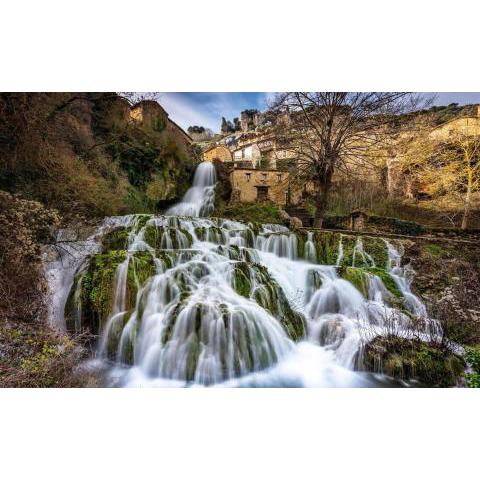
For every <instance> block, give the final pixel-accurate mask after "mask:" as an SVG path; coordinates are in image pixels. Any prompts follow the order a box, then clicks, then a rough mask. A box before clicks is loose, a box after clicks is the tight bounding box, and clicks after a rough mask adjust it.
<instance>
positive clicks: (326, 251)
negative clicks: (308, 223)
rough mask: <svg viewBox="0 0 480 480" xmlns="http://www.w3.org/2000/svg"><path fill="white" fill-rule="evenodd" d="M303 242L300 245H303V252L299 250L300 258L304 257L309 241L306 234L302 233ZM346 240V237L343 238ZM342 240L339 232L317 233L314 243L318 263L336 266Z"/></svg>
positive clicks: (315, 233)
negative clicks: (304, 250) (307, 241)
mask: <svg viewBox="0 0 480 480" xmlns="http://www.w3.org/2000/svg"><path fill="white" fill-rule="evenodd" d="M302 234H303V235H302V236H301V237H300V238H301V241H299V242H298V243H299V244H300V243H301V244H302V247H301V248H302V250H299V256H300V253H301V256H302V257H303V256H304V255H303V254H304V252H303V249H304V248H305V241H306V240H307V235H306V232H304V231H303V232H302ZM343 237H344V238H345V236H343ZM340 238H342V236H341V234H340V233H337V232H328V231H318V230H317V231H315V232H314V234H313V242H314V244H315V248H316V251H317V258H318V263H320V264H322V265H335V263H336V262H337V256H338V246H339V244H340Z"/></svg>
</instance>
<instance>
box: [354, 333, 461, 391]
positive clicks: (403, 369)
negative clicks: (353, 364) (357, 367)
mask: <svg viewBox="0 0 480 480" xmlns="http://www.w3.org/2000/svg"><path fill="white" fill-rule="evenodd" d="M361 367H363V368H364V369H366V370H369V371H373V372H379V373H385V374H386V375H388V376H391V377H394V378H399V379H402V380H406V381H412V380H416V381H418V382H419V383H420V384H421V385H422V386H426V387H452V386H455V385H457V383H458V382H459V381H460V379H461V375H462V373H463V371H464V369H465V362H464V361H463V359H462V358H461V357H459V356H457V355H455V354H454V353H452V352H450V351H448V350H446V349H444V348H441V347H440V346H438V345H434V344H428V343H423V342H421V341H418V340H409V339H405V338H399V337H394V336H389V337H376V338H375V339H374V340H372V341H371V342H370V343H369V344H368V345H367V346H366V347H365V353H364V356H363V365H362V366H361Z"/></svg>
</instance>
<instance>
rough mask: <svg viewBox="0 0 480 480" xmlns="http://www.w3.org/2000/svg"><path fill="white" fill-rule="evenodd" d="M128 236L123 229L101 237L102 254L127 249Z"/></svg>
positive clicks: (126, 230) (127, 232)
mask: <svg viewBox="0 0 480 480" xmlns="http://www.w3.org/2000/svg"><path fill="white" fill-rule="evenodd" d="M129 234H130V232H129V230H128V229H127V228H124V227H120V228H116V229H115V230H112V231H111V232H108V233H106V234H105V235H104V236H103V237H102V252H103V253H108V252H109V251H110V250H125V249H126V248H127V243H128V236H129Z"/></svg>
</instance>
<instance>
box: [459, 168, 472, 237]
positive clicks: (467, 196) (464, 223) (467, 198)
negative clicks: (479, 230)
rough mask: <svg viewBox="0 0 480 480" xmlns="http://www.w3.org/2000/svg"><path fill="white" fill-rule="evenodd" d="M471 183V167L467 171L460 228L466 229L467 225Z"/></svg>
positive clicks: (470, 200) (470, 201)
mask: <svg viewBox="0 0 480 480" xmlns="http://www.w3.org/2000/svg"><path fill="white" fill-rule="evenodd" d="M472 184H473V174H472V171H471V169H469V170H468V172H467V194H466V195H465V208H464V210H463V218H462V226H461V229H462V230H466V229H467V226H468V218H469V216H470V207H471V203H472V199H471V196H472Z"/></svg>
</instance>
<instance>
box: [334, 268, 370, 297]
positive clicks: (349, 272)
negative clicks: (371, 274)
mask: <svg viewBox="0 0 480 480" xmlns="http://www.w3.org/2000/svg"><path fill="white" fill-rule="evenodd" d="M337 271H338V274H339V276H340V277H341V278H343V279H344V280H347V282H350V283H351V284H352V285H353V286H354V287H355V288H356V289H357V290H359V291H360V292H361V294H362V295H363V296H364V297H365V298H368V275H367V273H366V272H365V270H363V269H361V268H356V267H339V268H338V269H337Z"/></svg>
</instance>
